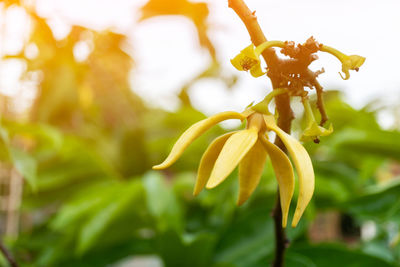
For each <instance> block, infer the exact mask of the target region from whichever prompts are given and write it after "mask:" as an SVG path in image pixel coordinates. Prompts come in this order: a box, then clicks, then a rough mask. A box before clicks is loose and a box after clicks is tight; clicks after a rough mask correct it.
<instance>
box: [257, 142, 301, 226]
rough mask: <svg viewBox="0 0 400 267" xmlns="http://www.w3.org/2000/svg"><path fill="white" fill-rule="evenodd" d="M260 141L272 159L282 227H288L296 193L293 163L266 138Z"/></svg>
mask: <svg viewBox="0 0 400 267" xmlns="http://www.w3.org/2000/svg"><path fill="white" fill-rule="evenodd" d="M260 140H261V141H262V144H263V145H264V148H265V150H266V151H267V153H268V155H269V157H270V158H271V163H272V167H273V168H274V171H275V175H276V179H277V180H278V184H279V196H280V200H281V209H282V227H286V224H287V218H288V214H289V207H290V202H291V200H292V197H293V192H294V172H293V167H292V163H290V160H289V158H288V156H286V154H285V153H284V152H283V151H282V150H281V149H280V148H279V147H277V146H276V145H274V144H273V143H271V142H270V141H268V140H267V138H266V137H265V136H261V138H260Z"/></svg>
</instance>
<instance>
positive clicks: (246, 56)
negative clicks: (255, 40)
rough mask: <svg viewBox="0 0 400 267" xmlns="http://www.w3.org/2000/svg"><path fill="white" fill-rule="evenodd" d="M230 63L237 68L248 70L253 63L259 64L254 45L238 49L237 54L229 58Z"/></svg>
mask: <svg viewBox="0 0 400 267" xmlns="http://www.w3.org/2000/svg"><path fill="white" fill-rule="evenodd" d="M231 63H232V65H233V66H234V67H235V68H236V69H237V70H240V71H248V70H251V69H252V68H253V67H254V66H255V65H257V64H258V65H260V58H259V56H258V55H256V53H255V47H254V45H253V44H251V45H249V46H248V47H246V48H245V49H243V50H242V51H240V53H239V54H238V55H237V56H235V57H234V58H233V59H231ZM260 70H261V67H260ZM253 72H254V70H253ZM261 72H262V70H261Z"/></svg>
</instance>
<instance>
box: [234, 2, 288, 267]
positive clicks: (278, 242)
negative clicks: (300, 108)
mask: <svg viewBox="0 0 400 267" xmlns="http://www.w3.org/2000/svg"><path fill="white" fill-rule="evenodd" d="M228 5H229V7H230V8H232V9H233V10H234V11H235V13H236V14H237V15H238V16H239V17H240V19H241V20H242V22H243V23H244V25H245V26H246V28H247V31H248V32H249V35H250V37H251V41H252V43H253V44H254V45H255V46H258V45H260V44H262V43H264V42H266V41H267V38H266V37H265V35H264V33H263V32H262V30H261V27H260V25H259V24H258V21H257V17H256V15H255V12H251V11H250V9H249V8H248V7H247V5H246V4H245V3H244V2H243V0H228ZM262 56H263V58H264V60H265V62H266V63H267V66H268V69H269V70H271V73H274V71H276V72H277V73H279V68H280V66H281V64H282V60H281V59H279V58H278V56H277V55H276V53H275V50H274V49H273V48H267V49H265V50H264V51H263V53H262ZM269 78H270V79H271V82H272V87H273V88H274V90H276V89H279V88H281V87H282V82H283V81H282V78H281V77H280V76H279V75H270V76H269ZM275 103H276V109H277V111H278V114H279V118H278V126H279V127H280V128H281V129H282V130H284V131H285V132H286V133H290V128H291V122H292V120H293V117H294V116H293V112H292V109H291V108H290V98H289V94H281V95H277V96H275ZM275 144H276V145H277V146H278V147H279V148H281V149H282V150H283V151H286V149H285V146H284V145H283V143H282V141H281V140H280V139H279V137H276V139H275ZM272 216H273V219H274V223H275V257H274V261H273V263H272V266H273V267H282V266H284V255H285V249H286V247H287V245H288V241H287V239H286V235H285V231H284V229H283V228H282V211H281V205H280V199H279V193H277V200H276V206H275V208H274V210H273V214H272Z"/></svg>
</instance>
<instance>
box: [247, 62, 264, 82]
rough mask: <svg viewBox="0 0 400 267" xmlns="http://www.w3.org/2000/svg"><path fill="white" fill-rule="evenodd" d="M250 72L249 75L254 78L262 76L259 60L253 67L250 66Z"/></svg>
mask: <svg viewBox="0 0 400 267" xmlns="http://www.w3.org/2000/svg"><path fill="white" fill-rule="evenodd" d="M250 74H251V76H253V77H255V78H257V77H260V76H263V75H264V74H265V72H263V71H262V69H261V64H260V62H259V63H258V64H255V65H254V66H253V67H251V69H250Z"/></svg>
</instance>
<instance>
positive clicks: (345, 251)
mask: <svg viewBox="0 0 400 267" xmlns="http://www.w3.org/2000/svg"><path fill="white" fill-rule="evenodd" d="M293 254H295V255H301V256H303V257H304V258H303V260H304V261H305V262H310V263H309V264H311V263H313V264H314V266H323V267H337V266H346V267H361V266H362V267H376V266H379V267H389V266H393V265H392V264H391V263H389V262H387V261H385V260H382V259H380V258H377V257H374V256H371V255H368V254H365V253H363V252H361V251H360V250H357V249H349V248H346V247H345V246H343V245H339V244H320V245H306V244H303V245H296V244H294V245H293V246H292V247H290V248H289V250H288V251H287V255H286V257H288V258H289V259H290V258H291V257H293ZM288 263H289V262H288ZM297 266H299V265H298V263H296V264H293V265H292V264H290V265H289V264H288V265H287V267H297ZM307 266H313V265H307Z"/></svg>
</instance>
